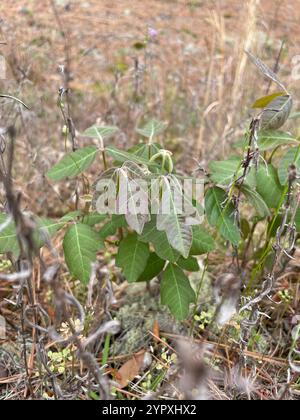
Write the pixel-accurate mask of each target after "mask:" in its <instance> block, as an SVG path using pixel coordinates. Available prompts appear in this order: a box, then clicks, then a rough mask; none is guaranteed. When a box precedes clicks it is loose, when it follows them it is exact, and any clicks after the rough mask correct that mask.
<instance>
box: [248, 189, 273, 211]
mask: <svg viewBox="0 0 300 420" xmlns="http://www.w3.org/2000/svg"><path fill="white" fill-rule="evenodd" d="M242 192H243V193H244V195H245V196H246V198H248V200H249V203H250V204H252V205H253V206H254V207H255V209H256V211H257V213H258V215H259V216H260V217H268V216H270V215H271V213H270V211H269V209H268V206H267V204H266V203H265V201H264V199H263V198H262V196H261V195H260V194H259V193H258V192H257V191H255V190H254V189H253V188H251V187H249V186H248V185H245V184H244V185H243V186H242Z"/></svg>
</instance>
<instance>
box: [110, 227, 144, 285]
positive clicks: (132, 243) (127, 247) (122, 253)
mask: <svg viewBox="0 0 300 420" xmlns="http://www.w3.org/2000/svg"><path fill="white" fill-rule="evenodd" d="M149 256H150V252H149V246H148V245H147V244H145V243H143V242H141V241H139V238H138V235H137V234H136V233H133V234H129V235H128V236H127V237H126V238H125V239H123V240H122V241H121V243H120V245H119V251H118V255H117V258H116V265H117V267H120V268H122V270H123V273H124V276H125V277H126V279H127V281H128V282H129V283H133V282H136V281H137V280H138V279H139V277H140V276H141V275H142V274H143V272H144V270H145V268H146V266H147V261H148V259H149Z"/></svg>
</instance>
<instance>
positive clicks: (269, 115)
mask: <svg viewBox="0 0 300 420" xmlns="http://www.w3.org/2000/svg"><path fill="white" fill-rule="evenodd" d="M292 106H293V100H292V97H291V96H290V95H284V96H279V97H278V98H276V99H274V100H273V101H272V102H270V103H269V104H268V107H267V108H266V109H265V110H264V111H263V113H262V116H261V119H260V127H261V129H262V130H277V129H278V128H280V127H281V126H283V124H284V123H285V122H286V120H287V119H288V117H289V115H290V113H291V110H292Z"/></svg>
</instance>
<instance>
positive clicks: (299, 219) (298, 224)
mask: <svg viewBox="0 0 300 420" xmlns="http://www.w3.org/2000/svg"><path fill="white" fill-rule="evenodd" d="M295 224H296V229H297V232H300V208H298V209H297V212H296V217H295Z"/></svg>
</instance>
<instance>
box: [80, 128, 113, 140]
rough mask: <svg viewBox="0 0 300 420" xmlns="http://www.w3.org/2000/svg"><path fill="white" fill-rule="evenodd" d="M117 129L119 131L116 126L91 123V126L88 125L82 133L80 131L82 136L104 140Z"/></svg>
mask: <svg viewBox="0 0 300 420" xmlns="http://www.w3.org/2000/svg"><path fill="white" fill-rule="evenodd" d="M117 131H119V129H118V127H112V126H104V125H103V126H101V125H92V127H89V128H88V129H87V130H85V131H84V133H82V136H84V137H90V138H92V139H100V140H104V139H106V138H108V137H111V136H112V135H113V134H115V133H116V132H117Z"/></svg>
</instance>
